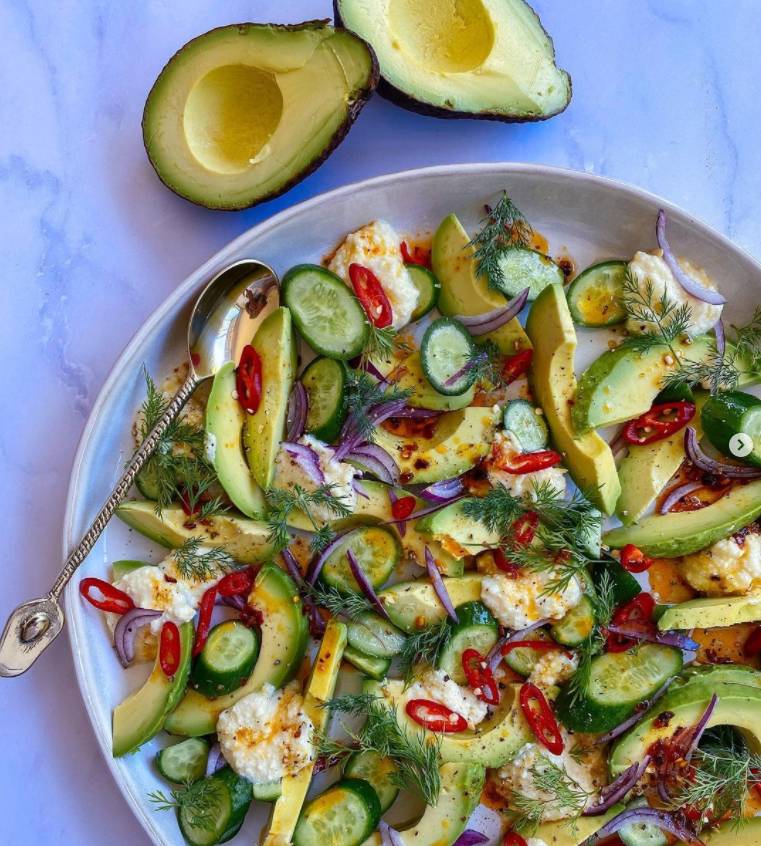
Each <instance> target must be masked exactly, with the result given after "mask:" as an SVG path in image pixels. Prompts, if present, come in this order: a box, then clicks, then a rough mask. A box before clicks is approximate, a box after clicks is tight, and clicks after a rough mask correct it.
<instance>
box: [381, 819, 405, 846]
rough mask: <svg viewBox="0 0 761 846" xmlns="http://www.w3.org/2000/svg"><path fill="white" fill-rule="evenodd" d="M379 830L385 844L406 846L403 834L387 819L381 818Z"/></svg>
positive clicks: (388, 845)
mask: <svg viewBox="0 0 761 846" xmlns="http://www.w3.org/2000/svg"><path fill="white" fill-rule="evenodd" d="M378 832H379V834H380V837H381V843H382V844H383V846H404V840H403V839H402V835H401V834H399V832H398V831H397V830H396V829H395V828H392V827H391V826H390V825H389V824H388V823H387V822H386V821H385V820H381V821H380V822H379V823H378Z"/></svg>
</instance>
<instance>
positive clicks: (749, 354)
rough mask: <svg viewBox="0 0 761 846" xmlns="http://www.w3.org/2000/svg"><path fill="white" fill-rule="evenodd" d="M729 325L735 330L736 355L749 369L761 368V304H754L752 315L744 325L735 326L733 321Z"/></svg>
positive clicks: (753, 370)
mask: <svg viewBox="0 0 761 846" xmlns="http://www.w3.org/2000/svg"><path fill="white" fill-rule="evenodd" d="M730 326H731V327H732V328H733V329H734V330H735V341H734V343H735V349H736V351H737V355H738V357H740V358H743V359H744V360H745V361H746V363H747V365H748V370H749V371H751V372H756V371H758V370H759V369H761V306H756V308H755V310H754V312H753V317H752V318H751V319H750V322H749V323H746V324H745V326H735V324H734V323H731V324H730Z"/></svg>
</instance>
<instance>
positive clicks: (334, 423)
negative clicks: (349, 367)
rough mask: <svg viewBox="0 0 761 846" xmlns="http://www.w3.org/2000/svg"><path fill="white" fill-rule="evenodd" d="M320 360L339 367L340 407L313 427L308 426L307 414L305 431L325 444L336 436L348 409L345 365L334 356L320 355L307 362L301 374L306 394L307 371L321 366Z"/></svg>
mask: <svg viewBox="0 0 761 846" xmlns="http://www.w3.org/2000/svg"><path fill="white" fill-rule="evenodd" d="M322 362H331V363H332V364H333V365H335V367H336V368H341V405H340V408H338V409H335V410H334V413H333V415H332V416H331V417H330V418H329V419H328V420H326V421H325V422H324V423H322V424H321V425H319V426H315V427H314V428H311V429H310V428H309V415H307V429H306V431H307V432H308V433H309V434H310V435H314V437H315V438H317V439H318V440H321V441H324V442H325V443H326V444H330V443H332V442H333V441H334V440H335V438H337V437H338V434H339V432H340V431H341V428H342V426H343V424H344V421H345V420H346V415H347V414H348V409H347V408H346V400H345V394H346V367H345V365H344V364H343V363H342V362H340V361H336V359H334V358H328V357H327V356H320V357H319V358H316V359H314V361H310V362H309V364H308V365H307V366H306V368H305V370H304V372H303V373H302V374H301V383H302V384H303V385H304V387H305V388H306V391H307V396H309V385H308V380H309V372H310V370H312V368H314V367H318V366H323V365H322V364H321V363H322Z"/></svg>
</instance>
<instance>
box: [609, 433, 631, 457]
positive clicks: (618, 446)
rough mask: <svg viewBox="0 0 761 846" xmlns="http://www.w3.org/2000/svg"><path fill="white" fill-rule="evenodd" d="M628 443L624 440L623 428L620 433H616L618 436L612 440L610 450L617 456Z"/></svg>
mask: <svg viewBox="0 0 761 846" xmlns="http://www.w3.org/2000/svg"><path fill="white" fill-rule="evenodd" d="M626 445H627V444H626V441H625V440H624V430H623V429H621V431H620V432H619V433H618V435H616V437H615V438H613V440H612V441H611V442H610V451H611V452H612V453H613V455H614V456H616V455H618V453H619V452H621V450H622V449H623V448H624V447H625V446H626Z"/></svg>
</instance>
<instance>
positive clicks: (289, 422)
mask: <svg viewBox="0 0 761 846" xmlns="http://www.w3.org/2000/svg"><path fill="white" fill-rule="evenodd" d="M307 414H309V395H308V394H307V389H306V388H305V387H304V383H303V382H302V381H301V380H300V379H297V380H296V381H295V382H294V383H293V388H292V389H291V395H290V397H289V398H288V411H287V413H286V416H285V427H286V434H285V439H286V441H291V443H293V442H295V441H297V440H298V439H299V438H300V437H301V436H302V435H303V434H304V427H305V426H306V425H307Z"/></svg>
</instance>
